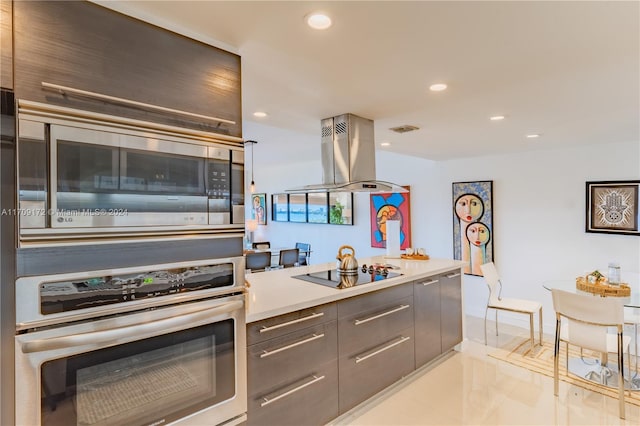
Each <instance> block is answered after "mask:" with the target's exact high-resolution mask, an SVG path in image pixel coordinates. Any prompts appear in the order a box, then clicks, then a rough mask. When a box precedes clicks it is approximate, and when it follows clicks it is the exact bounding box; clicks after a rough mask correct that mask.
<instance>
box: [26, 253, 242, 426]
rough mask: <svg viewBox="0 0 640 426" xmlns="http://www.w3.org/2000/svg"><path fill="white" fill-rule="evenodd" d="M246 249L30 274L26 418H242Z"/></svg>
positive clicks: (109, 421) (47, 423) (151, 421)
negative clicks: (205, 257)
mask: <svg viewBox="0 0 640 426" xmlns="http://www.w3.org/2000/svg"><path fill="white" fill-rule="evenodd" d="M242 277H243V265H242V262H241V261H240V260H238V259H237V258H229V259H216V261H215V262H212V261H196V262H182V263H174V264H164V265H149V266H146V267H135V268H123V269H119V270H101V271H89V272H81V273H69V274H57V275H48V276H34V277H23V278H20V279H18V281H17V283H16V299H17V301H18V303H17V310H16V321H17V323H16V326H17V330H18V334H17V335H16V338H15V359H16V376H17V377H19V380H16V401H17V403H16V424H25V425H27V424H29V425H36V424H39V425H43V426H62V425H69V424H77V425H87V426H89V425H92V426H98V425H124V424H126V425H158V424H171V423H176V424H180V425H188V424H193V425H203V424H208V425H217V424H221V423H225V424H237V423H239V422H242V421H243V420H244V419H246V415H245V413H246V404H247V402H246V392H247V391H246V355H245V346H246V337H245V333H246V331H245V320H244V315H245V314H244V294H243V288H244V287H243V282H242Z"/></svg>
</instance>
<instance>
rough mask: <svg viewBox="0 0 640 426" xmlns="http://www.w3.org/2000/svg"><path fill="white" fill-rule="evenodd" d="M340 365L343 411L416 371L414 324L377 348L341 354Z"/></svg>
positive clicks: (341, 407) (341, 410) (341, 409)
mask: <svg viewBox="0 0 640 426" xmlns="http://www.w3.org/2000/svg"><path fill="white" fill-rule="evenodd" d="M338 365H339V370H340V373H339V385H340V392H339V393H340V414H342V413H345V412H346V411H348V410H350V409H351V408H353V407H355V406H356V405H358V404H359V403H361V402H362V401H364V400H366V399H367V398H369V397H371V396H373V395H375V394H376V393H378V392H380V391H381V390H383V389H384V388H386V387H387V386H389V385H391V384H392V383H394V382H396V381H398V380H399V379H401V378H402V377H403V376H405V375H407V374H409V373H411V372H412V371H413V369H414V365H415V360H414V350H413V327H410V328H408V329H406V330H402V331H400V332H399V333H397V334H396V335H395V336H393V337H392V338H390V339H387V340H385V341H382V342H380V344H379V345H377V346H375V347H373V348H367V349H366V350H364V349H363V350H362V352H358V353H353V354H345V355H343V356H341V357H340V358H339V360H338Z"/></svg>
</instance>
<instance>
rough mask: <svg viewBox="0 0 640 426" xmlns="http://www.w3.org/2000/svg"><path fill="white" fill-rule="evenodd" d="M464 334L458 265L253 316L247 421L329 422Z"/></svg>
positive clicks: (249, 335)
mask: <svg viewBox="0 0 640 426" xmlns="http://www.w3.org/2000/svg"><path fill="white" fill-rule="evenodd" d="M461 341H462V288H461V276H460V272H459V270H457V269H456V270H452V271H449V272H446V273H442V274H438V275H434V276H430V277H427V278H423V279H419V280H416V281H413V282H408V283H405V284H399V285H396V286H393V287H389V288H386V289H382V290H377V291H372V292H370V293H366V294H364V295H360V296H355V297H350V298H347V299H343V300H339V301H337V302H334V303H329V304H325V305H320V306H316V307H314V308H308V309H304V310H301V311H296V312H292V313H289V314H284V315H280V316H277V317H272V318H268V319H265V320H261V321H257V322H254V323H250V324H248V325H247V344H248V348H247V354H248V356H247V362H248V394H249V404H248V421H247V424H248V425H259V426H267V425H301V424H304V425H323V424H326V423H327V422H329V421H331V420H332V419H334V418H336V417H338V416H339V415H342V414H344V413H346V412H347V411H349V410H351V409H352V408H354V407H356V406H358V405H359V404H361V403H363V402H364V401H366V400H368V399H369V398H371V397H372V396H374V395H376V394H377V393H379V392H381V391H383V390H384V389H385V388H387V387H389V386H390V385H392V384H393V383H395V382H397V381H398V380H401V379H402V378H404V377H406V376H408V375H410V374H411V373H412V372H413V371H415V370H416V369H418V368H420V367H422V366H424V365H426V364H428V363H429V362H430V361H433V360H435V359H437V358H438V357H440V356H442V355H443V354H445V353H447V352H449V351H450V350H452V349H453V348H454V347H455V346H456V345H457V344H458V343H460V342H461Z"/></svg>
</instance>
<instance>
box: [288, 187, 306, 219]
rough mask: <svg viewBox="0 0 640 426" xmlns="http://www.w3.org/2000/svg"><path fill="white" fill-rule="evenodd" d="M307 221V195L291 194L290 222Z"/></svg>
mask: <svg viewBox="0 0 640 426" xmlns="http://www.w3.org/2000/svg"><path fill="white" fill-rule="evenodd" d="M306 221H307V194H289V222H302V223H304V222H306Z"/></svg>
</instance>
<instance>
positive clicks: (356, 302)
mask: <svg viewBox="0 0 640 426" xmlns="http://www.w3.org/2000/svg"><path fill="white" fill-rule="evenodd" d="M411 295H413V286H412V285H411V284H410V283H409V284H401V285H397V286H394V287H389V288H385V289H384V290H378V291H374V292H373V293H367V294H364V295H362V296H355V297H351V298H349V299H345V300H341V301H339V302H338V317H339V318H344V317H348V316H351V315H353V314H356V313H358V312H363V311H369V310H372V309H376V308H378V307H380V306H382V305H385V304H386V303H387V302H388V301H389V300H395V299H402V298H403V297H409V296H411Z"/></svg>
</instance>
